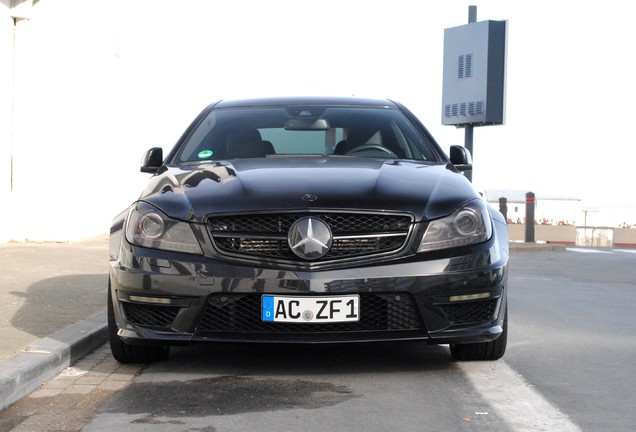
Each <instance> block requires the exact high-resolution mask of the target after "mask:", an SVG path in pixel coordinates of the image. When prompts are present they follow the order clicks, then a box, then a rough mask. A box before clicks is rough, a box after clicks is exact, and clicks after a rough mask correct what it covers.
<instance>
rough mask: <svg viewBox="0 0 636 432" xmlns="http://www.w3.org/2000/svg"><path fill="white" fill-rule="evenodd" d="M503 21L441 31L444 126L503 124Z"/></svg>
mask: <svg viewBox="0 0 636 432" xmlns="http://www.w3.org/2000/svg"><path fill="white" fill-rule="evenodd" d="M505 90H506V21H480V22H475V23H470V24H467V25H463V26H459V27H453V28H448V29H445V30H444V84H443V94H442V124H443V125H455V126H464V125H469V124H470V125H475V126H482V125H499V124H503V123H504V116H505V93H506V91H505Z"/></svg>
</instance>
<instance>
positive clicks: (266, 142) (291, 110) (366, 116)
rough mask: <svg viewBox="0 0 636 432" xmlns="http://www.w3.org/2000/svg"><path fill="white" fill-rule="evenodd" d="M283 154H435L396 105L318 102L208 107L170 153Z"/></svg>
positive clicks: (189, 156)
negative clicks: (201, 117)
mask: <svg viewBox="0 0 636 432" xmlns="http://www.w3.org/2000/svg"><path fill="white" fill-rule="evenodd" d="M289 155H323V156H325V155H336V156H349V157H374V158H391V159H414V160H423V161H436V160H437V156H436V153H435V151H434V150H433V149H432V147H431V146H430V145H429V144H428V142H426V141H425V139H424V138H423V137H422V135H421V134H420V133H419V132H418V131H417V130H416V129H415V128H414V127H413V125H412V124H411V123H410V122H409V121H408V119H407V118H406V117H405V116H404V115H403V114H402V113H401V112H400V111H399V110H397V109H392V108H384V107H383V108H360V107H324V106H323V107H319V106H310V107H299V106H290V107H259V108H228V109H218V110H212V111H211V112H210V114H208V116H207V117H206V118H205V119H204V120H203V121H202V122H201V123H200V124H199V125H198V127H197V128H196V129H195V130H194V131H193V132H192V134H191V135H190V136H189V138H188V139H187V140H186V141H185V143H184V145H182V147H181V149H180V150H179V151H178V153H177V155H176V157H177V160H178V161H179V162H203V161H211V160H223V159H237V158H264V157H276V156H289Z"/></svg>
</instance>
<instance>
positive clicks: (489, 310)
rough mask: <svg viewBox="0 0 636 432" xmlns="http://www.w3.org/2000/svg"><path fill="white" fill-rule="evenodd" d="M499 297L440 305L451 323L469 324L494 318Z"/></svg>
mask: <svg viewBox="0 0 636 432" xmlns="http://www.w3.org/2000/svg"><path fill="white" fill-rule="evenodd" d="M498 301H499V299H490V300H481V301H472V302H465V303H454V304H445V305H441V307H442V309H443V310H444V313H445V314H446V317H447V318H448V320H449V321H450V322H451V324H470V323H476V322H481V321H490V320H492V319H493V318H494V316H495V312H496V310H497V302H498Z"/></svg>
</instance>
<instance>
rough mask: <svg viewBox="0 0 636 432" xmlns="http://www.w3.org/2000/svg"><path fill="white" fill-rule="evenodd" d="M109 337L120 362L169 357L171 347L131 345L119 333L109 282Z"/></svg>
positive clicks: (114, 353)
mask: <svg viewBox="0 0 636 432" xmlns="http://www.w3.org/2000/svg"><path fill="white" fill-rule="evenodd" d="M107 310H108V338H109V342H110V351H111V352H112V354H113V357H115V360H117V361H118V362H119V363H153V362H157V361H161V360H165V359H166V358H168V355H169V354H170V347H169V346H164V345H158V346H157V345H151V346H145V345H130V344H127V343H126V342H124V341H123V340H121V338H120V337H119V336H118V335H117V322H116V320H115V308H114V306H113V299H112V297H111V288H110V282H109V283H108V306H107Z"/></svg>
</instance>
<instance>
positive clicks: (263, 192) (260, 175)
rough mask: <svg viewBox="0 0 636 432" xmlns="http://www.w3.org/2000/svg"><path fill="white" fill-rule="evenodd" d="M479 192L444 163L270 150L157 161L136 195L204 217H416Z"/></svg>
mask: <svg viewBox="0 0 636 432" xmlns="http://www.w3.org/2000/svg"><path fill="white" fill-rule="evenodd" d="M476 197H478V194H477V193H476V192H475V190H474V189H473V187H472V185H471V184H470V183H469V182H468V180H467V179H466V178H465V177H464V176H463V175H461V174H459V173H457V172H456V171H455V170H454V169H453V168H452V167H451V166H449V165H431V164H426V163H418V162H412V161H401V160H377V159H363V158H351V157H290V158H283V157H274V158H267V159H245V160H236V161H233V162H232V163H214V164H205V165H192V166H181V167H162V168H161V169H160V170H159V171H158V172H157V174H155V175H154V176H153V177H152V178H151V180H150V182H149V183H148V186H147V188H146V190H145V191H144V192H143V194H142V195H141V197H140V200H143V201H146V202H149V203H151V204H153V205H155V206H156V207H158V208H159V209H161V210H162V211H163V212H164V213H166V214H167V215H168V216H170V217H173V218H177V219H183V220H189V221H199V222H202V221H204V219H205V217H206V216H209V215H211V214H218V213H234V212H261V211H299V210H300V211H310V210H320V209H329V210H334V209H337V210H339V211H343V210H344V211H347V210H353V211H360V210H369V211H390V212H408V213H411V214H413V215H414V217H415V218H416V220H430V219H436V218H439V217H442V216H446V215H448V214H450V213H451V212H452V211H453V210H454V209H456V208H457V207H458V206H459V205H460V204H462V203H464V202H466V201H467V200H470V199H473V198H476Z"/></svg>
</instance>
